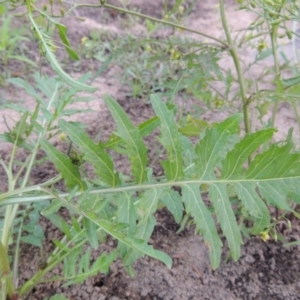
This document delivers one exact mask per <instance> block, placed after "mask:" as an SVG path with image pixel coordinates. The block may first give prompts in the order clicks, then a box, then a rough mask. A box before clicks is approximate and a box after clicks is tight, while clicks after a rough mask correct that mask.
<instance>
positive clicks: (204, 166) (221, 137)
mask: <svg viewBox="0 0 300 300" xmlns="http://www.w3.org/2000/svg"><path fill="white" fill-rule="evenodd" d="M241 118H242V116H241V114H236V115H233V116H231V117H229V118H228V119H226V120H225V121H223V122H221V123H217V124H214V126H213V127H211V128H207V129H206V131H205V137H204V138H203V139H202V140H200V142H199V143H198V145H197V146H196V154H197V158H196V160H195V164H196V166H197V172H198V176H199V177H198V178H199V179H202V180H204V179H214V178H215V175H214V168H215V166H216V165H217V163H218V162H219V161H221V159H222V155H220V154H221V153H222V151H224V148H226V145H227V143H228V140H229V137H230V136H232V135H233V134H235V133H238V132H239V122H240V121H241Z"/></svg>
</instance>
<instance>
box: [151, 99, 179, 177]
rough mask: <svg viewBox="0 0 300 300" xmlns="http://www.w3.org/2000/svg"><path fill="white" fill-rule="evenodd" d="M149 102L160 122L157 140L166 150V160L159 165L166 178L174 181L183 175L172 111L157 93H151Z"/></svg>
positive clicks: (177, 134) (177, 135)
mask: <svg viewBox="0 0 300 300" xmlns="http://www.w3.org/2000/svg"><path fill="white" fill-rule="evenodd" d="M151 103H152V106H153V109H154V111H155V114H156V115H157V116H158V117H159V119H160V123H161V136H160V139H159V141H160V143H161V144H162V145H163V146H164V147H165V149H166V150H167V157H168V160H166V161H161V165H162V167H163V168H164V171H165V174H166V177H167V178H168V180H169V181H175V180H177V179H180V178H182V176H183V168H182V166H183V159H182V153H183V147H182V141H181V138H180V134H179V132H178V129H177V125H176V122H175V120H174V116H173V113H172V112H171V111H170V110H169V109H168V108H167V106H166V105H165V104H164V103H163V102H162V101H161V99H160V98H159V97H158V96H157V95H151Z"/></svg>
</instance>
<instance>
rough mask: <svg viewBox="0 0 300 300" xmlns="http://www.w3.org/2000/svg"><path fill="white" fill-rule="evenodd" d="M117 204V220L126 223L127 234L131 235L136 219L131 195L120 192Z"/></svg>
mask: <svg viewBox="0 0 300 300" xmlns="http://www.w3.org/2000/svg"><path fill="white" fill-rule="evenodd" d="M117 204H118V207H119V208H118V211H117V220H118V222H120V223H125V224H128V230H127V234H128V235H129V236H132V235H133V232H134V229H135V227H136V220H137V215H136V212H135V207H134V205H133V198H132V195H131V194H129V193H126V192H124V193H122V194H120V196H119V197H118V199H117Z"/></svg>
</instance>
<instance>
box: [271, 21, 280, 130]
mask: <svg viewBox="0 0 300 300" xmlns="http://www.w3.org/2000/svg"><path fill="white" fill-rule="evenodd" d="M277 34H278V25H273V26H272V27H271V34H270V36H271V42H272V52H273V57H274V69H275V84H276V89H277V91H278V89H281V86H280V67H279V62H278V54H277ZM279 92H280V91H279ZM278 106H279V97H278V96H275V103H274V107H273V113H272V121H271V126H272V127H274V125H275V121H276V116H277V112H278Z"/></svg>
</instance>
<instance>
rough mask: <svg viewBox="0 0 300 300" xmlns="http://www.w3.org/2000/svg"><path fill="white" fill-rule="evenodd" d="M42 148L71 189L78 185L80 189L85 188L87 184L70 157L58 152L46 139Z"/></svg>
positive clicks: (42, 143) (42, 141)
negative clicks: (82, 179)
mask: <svg viewBox="0 0 300 300" xmlns="http://www.w3.org/2000/svg"><path fill="white" fill-rule="evenodd" d="M41 146H42V148H43V149H44V151H45V152H46V154H47V156H48V157H49V159H50V160H51V161H52V162H53V163H54V165H55V167H56V169H57V170H58V171H59V172H60V173H61V176H62V177H63V179H64V180H65V182H66V185H67V186H68V187H69V188H74V187H75V186H76V185H78V186H79V188H80V189H84V188H85V184H84V182H82V181H81V177H80V173H79V171H78V169H77V167H76V166H74V165H73V164H72V162H71V160H70V158H69V157H68V156H66V155H65V154H63V153H61V152H60V151H58V150H57V149H56V148H55V147H53V146H52V145H51V144H50V143H49V142H48V141H47V140H45V139H42V140H41Z"/></svg>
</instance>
